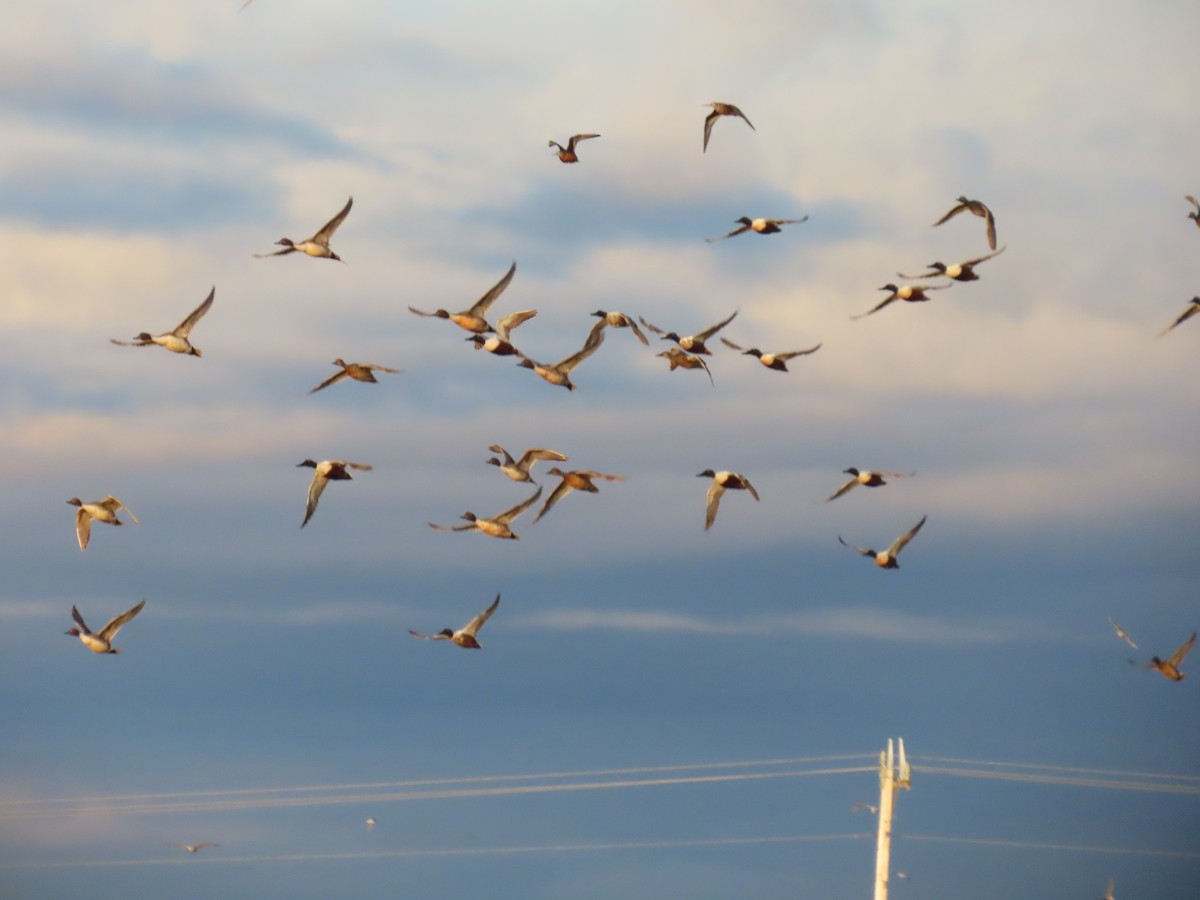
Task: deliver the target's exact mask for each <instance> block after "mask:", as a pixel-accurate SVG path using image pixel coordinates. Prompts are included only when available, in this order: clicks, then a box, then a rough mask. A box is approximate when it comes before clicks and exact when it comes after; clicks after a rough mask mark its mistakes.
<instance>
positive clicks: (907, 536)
mask: <svg viewBox="0 0 1200 900" xmlns="http://www.w3.org/2000/svg"><path fill="white" fill-rule="evenodd" d="M926 518H928V517H927V516H921V521H920V522H918V523H917V524H916V525H914V526H913V527H912V528H910V529H908V531H906V532H904V534H902V535H900V537H898V538H896V539H895V540H894V541H892V545H891V546H890V547H888V548H887V549H886V550H884V551H882V552H876V551H875V550H872V549H870V548H869V547H856V546H855V545H854V544H847V543H846V542H845V541H844V540H842V536H841V535H840V534H839V535H838V540H839V541H841V544H842V546H843V547H849V548H850V549H851V550H854V551H857V552H858V553H861V554H862V555H863V556H866V557H869V558H871V559H874V560H875V565H877V566H879V567H880V568H881V569H898V568H900V563H899V562H898V561H897V559H896V557H898V556H899V555H900V551H901V550H903V549H904V548H905V547H907V546H908V542H909V541H911V540H912V539H913V538H914V537H916V535H917V532H918V531H920V530H921V526H922V525H924V524H925V519H926Z"/></svg>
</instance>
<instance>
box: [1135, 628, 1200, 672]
mask: <svg viewBox="0 0 1200 900" xmlns="http://www.w3.org/2000/svg"><path fill="white" fill-rule="evenodd" d="M1195 643H1196V632H1194V631H1193V632H1192V636H1191V637H1190V638H1188V639H1187V640H1186V641H1184V642H1183V643H1182V644H1180V645H1179V649H1178V650H1176V651H1175V652H1174V653H1172V654H1171V655H1170V656H1169V657H1167V658H1166V659H1159V658H1158V657H1157V656H1152V657H1150V662H1148V663H1143V665H1144V666H1145V667H1146V668H1147V669H1158V671H1160V672H1162V673H1163V675H1164V676H1166V677H1167V678H1170V679H1171V680H1172V681H1183V672H1181V671H1180V670H1179V667H1180V666H1181V665H1183V658H1184V657H1185V656H1187V655H1188V652H1189V651H1190V650H1191V649H1192V646H1193V645H1194V644H1195ZM1130 662H1133V660H1132V659H1131V660H1130Z"/></svg>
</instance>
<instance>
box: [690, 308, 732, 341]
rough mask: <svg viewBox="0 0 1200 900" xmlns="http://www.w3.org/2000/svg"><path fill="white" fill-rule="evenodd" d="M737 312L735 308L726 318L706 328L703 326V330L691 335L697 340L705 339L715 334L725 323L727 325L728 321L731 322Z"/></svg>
mask: <svg viewBox="0 0 1200 900" xmlns="http://www.w3.org/2000/svg"><path fill="white" fill-rule="evenodd" d="M737 314H738V310H736V309H735V310H734V311H733V314H732V315H731V316H730V317H729V318H728V319H724V320H722V321H720V322H718V323H717V324H716V325H712V326H710V327H708V328H705V329H704V330H703V331H701V332H698V333H696V334H694V335H692V337H693V338H694V339H695V340H698V341H701V342H703V341H707V340H708V339H709V338H710V337H712V336H713V335H714V334H716V333H717V332H718V331H720V330H721V329H722V328H724V327H725V326H726V325H728V324H729V323H730V322H732V321H733V320H734V317H736V316H737Z"/></svg>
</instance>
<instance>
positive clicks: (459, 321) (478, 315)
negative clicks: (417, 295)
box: [408, 262, 517, 334]
mask: <svg viewBox="0 0 1200 900" xmlns="http://www.w3.org/2000/svg"><path fill="white" fill-rule="evenodd" d="M516 272H517V264H516V262H514V263H513V264H512V266H510V267H509V270H508V272H507V273H506V274H505V276H504V277H503V278H501V279H500V280H499V281H497V282H496V283H495V284H494V285H492V286H491V287H490V288H488V292H487V293H486V294H484V295H483V296H482V297H480V298H479V299H478V300H476V301H475V304H474V305H473V306H471V307H470V308H469V309H464V310H463V311H462V312H456V313H449V312H446V310H444V309H436V310H434V311H433V312H423V311H421V310H419V309H416V308H415V307H412V306H410V307H409V308H408V311H409V312H411V313H414V314H416V315H418V316H425V317H426V318H432V317H436V318H439V319H449V320H450V321H451V322H453V323H454V324H455V325H457V326H458V327H459V328H462V329H464V330H465V331H474V332H475V333H476V334H483V332H485V331H493V330H494V329H493V328H492V326H491V325H489V324H488V323H487V319H485V318H484V316H485V315H487V311H488V307H489V306H491V305H492V303H493V302H495V300H496V298H497V297H499V296H500V295H501V294H503V293H504V289H505V288H506V287H508V284H509V282H510V281H512V280H513V275H515V274H516Z"/></svg>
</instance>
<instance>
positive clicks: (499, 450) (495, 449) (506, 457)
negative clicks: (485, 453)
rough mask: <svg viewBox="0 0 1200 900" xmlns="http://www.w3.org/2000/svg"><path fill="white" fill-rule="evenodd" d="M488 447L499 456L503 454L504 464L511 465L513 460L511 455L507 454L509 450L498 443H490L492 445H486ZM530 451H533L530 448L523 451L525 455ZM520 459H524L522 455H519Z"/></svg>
mask: <svg viewBox="0 0 1200 900" xmlns="http://www.w3.org/2000/svg"><path fill="white" fill-rule="evenodd" d="M488 449H489V450H491V451H492V452H493V453H499V454H500V455H501V456H503V457H504V465H506V466H511V465H513V464H514V460H513V458H512V456H511V455H510V454H509V452H508V451H507V450H505V449H504V448H503V447H501V446H500V445H499V444H492V446H490V447H488ZM531 452H533V451H530V450H527V451H525V456H528V455H529V454H530V453H531ZM521 461H522V462H524V461H525V457H524V456H523V457H521Z"/></svg>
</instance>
